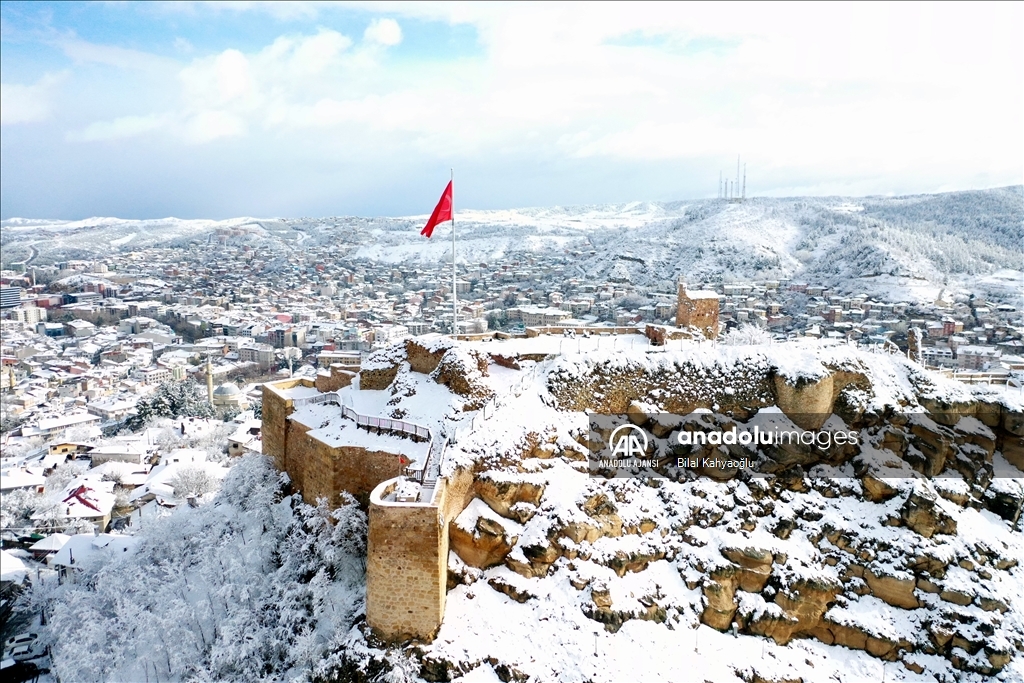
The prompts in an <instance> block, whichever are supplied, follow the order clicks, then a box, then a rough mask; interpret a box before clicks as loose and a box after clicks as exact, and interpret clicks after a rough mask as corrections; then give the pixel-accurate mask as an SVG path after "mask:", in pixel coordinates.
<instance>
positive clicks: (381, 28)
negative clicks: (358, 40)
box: [363, 19, 402, 47]
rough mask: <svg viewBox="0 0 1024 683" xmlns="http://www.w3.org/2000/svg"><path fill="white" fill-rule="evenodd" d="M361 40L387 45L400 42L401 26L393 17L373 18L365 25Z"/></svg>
mask: <svg viewBox="0 0 1024 683" xmlns="http://www.w3.org/2000/svg"><path fill="white" fill-rule="evenodd" d="M363 40H365V41H367V42H371V43H378V44H380V45H386V46H389V47H390V46H392V45H398V44H399V43H401V42H402V27H401V26H399V25H398V22H397V21H395V20H394V19H374V20H373V21H372V22H370V25H369V26H367V27H366V31H365V32H364V33H363Z"/></svg>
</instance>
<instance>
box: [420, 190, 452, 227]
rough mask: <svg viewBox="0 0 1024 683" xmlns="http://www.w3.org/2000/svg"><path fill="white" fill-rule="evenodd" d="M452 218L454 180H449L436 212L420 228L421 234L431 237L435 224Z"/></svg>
mask: <svg viewBox="0 0 1024 683" xmlns="http://www.w3.org/2000/svg"><path fill="white" fill-rule="evenodd" d="M450 220H452V181H450V180H449V181H448V187H446V188H444V192H442V193H441V201H439V202H438V203H437V206H435V207H434V213H432V214H430V220H428V221H427V224H426V225H424V226H423V229H422V230H420V234H421V235H426V236H427V237H430V236H431V235H433V234H434V226H436V225H437V224H438V223H444V222H445V221H450Z"/></svg>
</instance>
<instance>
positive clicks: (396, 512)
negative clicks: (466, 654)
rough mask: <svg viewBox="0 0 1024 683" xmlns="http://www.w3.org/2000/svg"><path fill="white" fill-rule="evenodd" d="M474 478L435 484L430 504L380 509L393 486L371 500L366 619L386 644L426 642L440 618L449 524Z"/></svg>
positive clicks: (463, 472) (464, 474) (465, 475)
mask: <svg viewBox="0 0 1024 683" xmlns="http://www.w3.org/2000/svg"><path fill="white" fill-rule="evenodd" d="M473 482H474V479H473V472H472V471H471V470H468V469H460V470H457V471H455V472H454V473H452V474H451V475H449V476H448V477H445V478H443V479H439V480H438V482H437V486H438V488H437V491H436V493H435V495H434V499H433V501H431V502H429V503H383V502H381V498H383V497H384V496H386V495H387V494H388V493H390V492H391V491H392V490H393V489H394V482H393V481H391V482H385V483H382V484H381V485H379V486H378V487H377V489H375V490H374V492H373V494H371V497H370V537H369V543H368V550H367V553H368V559H367V564H366V605H367V607H366V619H367V622H368V623H369V625H370V627H371V628H372V629H373V631H374V633H375V634H376V635H377V636H378V637H380V638H383V639H384V640H387V641H390V642H399V641H403V640H408V639H410V638H415V639H417V640H425V641H429V640H431V639H433V637H434V635H435V634H436V633H437V629H438V628H440V626H441V621H442V619H443V618H444V606H445V596H446V592H447V586H448V550H449V545H450V539H449V529H450V525H451V522H452V521H453V520H454V519H455V518H456V517H458V516H459V514H461V513H462V511H463V510H464V509H465V508H466V505H467V504H468V503H469V501H470V500H472V497H473Z"/></svg>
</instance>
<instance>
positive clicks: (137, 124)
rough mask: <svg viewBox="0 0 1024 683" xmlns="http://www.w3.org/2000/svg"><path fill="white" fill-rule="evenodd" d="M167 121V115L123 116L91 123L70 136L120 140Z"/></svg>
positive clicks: (72, 137) (157, 126)
mask: <svg viewBox="0 0 1024 683" xmlns="http://www.w3.org/2000/svg"><path fill="white" fill-rule="evenodd" d="M166 123H167V117H165V116H158V115H152V116H122V117H119V118H116V119H114V120H113V121H96V122H95V123H90V124H89V125H88V126H86V127H85V128H84V129H83V130H82V131H81V132H79V133H73V134H70V135H69V136H68V138H69V139H71V140H80V141H83V142H95V141H99V140H119V139H122V138H130V137H135V136H136V135H142V134H144V133H149V132H150V131H154V130H157V129H158V128H161V127H163V126H164V125H166Z"/></svg>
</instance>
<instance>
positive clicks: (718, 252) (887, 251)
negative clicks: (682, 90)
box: [2, 186, 1024, 299]
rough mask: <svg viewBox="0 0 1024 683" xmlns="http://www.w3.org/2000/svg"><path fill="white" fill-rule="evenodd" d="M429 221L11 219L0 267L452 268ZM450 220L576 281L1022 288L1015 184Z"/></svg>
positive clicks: (443, 238)
mask: <svg viewBox="0 0 1024 683" xmlns="http://www.w3.org/2000/svg"><path fill="white" fill-rule="evenodd" d="M424 220H425V216H412V217H404V218H360V217H332V218H281V219H255V218H233V219H230V220H224V221H213V220H182V219H176V218H166V219H154V220H121V219H116V218H93V219H87V220H82V221H55V220H32V219H23V218H12V219H8V220H5V221H3V223H2V228H3V230H2V233H3V236H2V245H3V252H4V254H3V261H4V263H5V264H10V263H17V262H25V261H30V262H32V263H36V264H46V263H53V262H55V261H60V260H65V259H68V258H103V257H104V256H106V255H108V254H110V253H112V252H115V253H116V252H129V251H134V250H139V249H142V248H146V247H179V246H186V245H188V244H190V243H191V244H206V243H213V242H218V243H224V244H225V245H226V246H228V247H231V246H240V245H243V244H244V245H249V246H253V247H258V248H261V249H263V250H269V251H271V252H273V251H281V252H287V251H291V250H297V249H304V248H309V247H326V246H330V247H334V248H336V249H337V253H338V254H342V255H346V256H348V257H351V258H363V259H369V260H376V261H382V262H388V263H401V262H413V263H422V264H436V263H438V262H439V261H444V260H445V259H447V258H450V235H451V233H450V232H449V230H448V229H447V226H444V227H443V228H441V229H439V230H438V231H436V232H435V235H434V237H433V239H430V240H426V239H425V238H423V237H421V236H420V235H419V227H420V226H421V225H422V223H423V221H424ZM457 220H458V237H459V260H460V261H464V262H466V263H495V262H500V261H503V260H511V259H513V258H515V257H516V256H517V255H524V254H542V255H546V256H549V257H560V256H564V257H566V258H568V259H571V263H572V265H573V266H574V267H575V268H576V269H577V271H578V275H579V276H587V277H590V278H604V277H608V276H609V275H611V274H612V270H613V269H616V275H617V276H619V277H621V276H622V275H623V271H624V273H625V275H626V276H627V277H628V278H629V280H630V281H631V282H633V283H634V284H637V285H642V286H659V285H665V284H666V283H671V282H672V281H674V279H675V278H676V277H678V276H680V275H682V276H685V277H687V278H688V279H690V280H694V281H699V280H703V281H712V282H714V281H729V280H746V279H772V278H790V277H798V278H803V279H807V280H812V281H816V282H821V283H823V284H829V285H838V286H840V287H843V288H846V289H850V290H857V291H869V292H874V291H879V290H884V291H885V292H887V293H888V294H889V295H890V296H893V297H898V298H906V299H914V298H919V297H922V296H923V297H925V298H928V297H931V296H933V295H934V293H935V291H936V288H938V287H942V286H944V285H945V286H956V285H962V286H966V287H968V288H970V289H972V290H975V291H979V292H983V293H994V294H996V295H998V293H999V292H1000V291H1001V292H1003V293H1004V294H1005V293H1006V292H1007V291H1009V292H1010V293H1011V295H1012V293H1013V291H1014V290H1015V289H1016V290H1019V289H1020V284H1021V281H1022V280H1021V278H1022V277H1024V275H1022V273H1021V270H1022V268H1024V188H1022V187H1020V186H1015V187H1009V188H1000V189H994V190H979V191H970V192H953V193H946V194H937V195H917V196H909V197H891V198H884V197H870V198H841V197H816V198H796V199H760V198H758V199H750V200H748V201H746V202H744V203H736V204H733V203H727V202H724V201H720V200H695V201H691V202H670V203H640V202H633V203H630V204H617V205H600V206H576V207H551V208H534V209H516V210H501V211H477V210H465V211H460V212H458V214H457ZM621 256H629V257H632V259H631V260H622V259H620V257H621Z"/></svg>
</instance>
